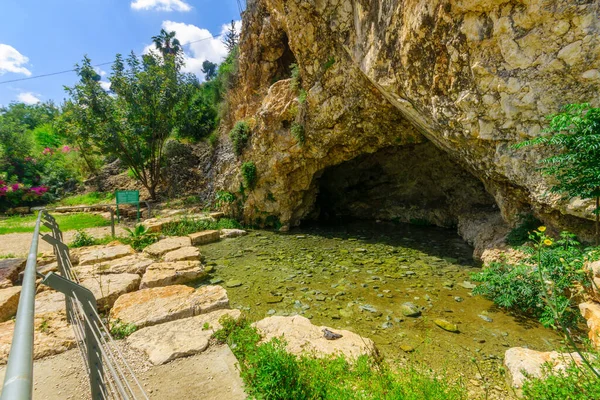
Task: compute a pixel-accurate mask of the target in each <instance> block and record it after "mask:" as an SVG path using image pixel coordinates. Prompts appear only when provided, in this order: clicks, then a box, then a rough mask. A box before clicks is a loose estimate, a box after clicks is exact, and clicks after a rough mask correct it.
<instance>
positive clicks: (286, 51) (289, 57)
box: [272, 32, 297, 82]
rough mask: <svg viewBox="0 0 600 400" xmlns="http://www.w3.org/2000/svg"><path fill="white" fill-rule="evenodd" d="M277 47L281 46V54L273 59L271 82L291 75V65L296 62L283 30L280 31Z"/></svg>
mask: <svg viewBox="0 0 600 400" xmlns="http://www.w3.org/2000/svg"><path fill="white" fill-rule="evenodd" d="M279 42H280V43H279V46H278V47H279V48H283V52H282V54H281V56H280V57H279V58H278V59H277V60H276V61H275V63H276V67H275V71H274V72H273V79H272V80H273V82H277V81H279V80H282V79H288V78H289V77H290V76H292V65H293V64H296V63H297V61H296V56H294V53H293V52H292V49H290V44H289V39H288V36H287V34H286V33H285V32H282V33H281V38H280V40H279Z"/></svg>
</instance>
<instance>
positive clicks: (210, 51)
mask: <svg viewBox="0 0 600 400" xmlns="http://www.w3.org/2000/svg"><path fill="white" fill-rule="evenodd" d="M234 24H235V27H236V29H239V27H241V21H235V23H234ZM229 26H230V24H225V25H223V26H222V28H221V32H220V34H221V35H222V34H224V33H226V32H227V30H228V28H229ZM162 28H164V29H165V30H166V31H167V32H171V31H175V35H176V37H177V39H179V41H180V42H181V43H182V45H183V48H184V51H185V55H184V60H185V65H184V67H183V71H184V72H191V73H194V74H196V75H198V77H199V78H200V79H201V80H202V79H203V77H204V74H203V73H202V63H203V62H204V61H205V60H208V61H210V62H214V63H217V64H219V63H221V62H222V61H223V59H224V58H225V57H226V56H227V48H226V47H225V44H223V42H222V41H221V37H220V36H216V37H212V34H211V33H210V31H209V30H208V29H203V28H199V27H197V26H195V25H192V24H185V23H183V22H173V21H163V23H162ZM190 42H194V43H190ZM188 43H189V44H188ZM153 50H154V45H148V46H146V47H145V48H144V53H148V52H150V51H153Z"/></svg>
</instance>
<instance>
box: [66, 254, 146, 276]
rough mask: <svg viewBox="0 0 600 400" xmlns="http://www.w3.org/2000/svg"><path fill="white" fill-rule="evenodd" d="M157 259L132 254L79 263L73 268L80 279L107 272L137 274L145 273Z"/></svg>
mask: <svg viewBox="0 0 600 400" xmlns="http://www.w3.org/2000/svg"><path fill="white" fill-rule="evenodd" d="M154 262H155V260H153V259H151V258H149V257H147V256H145V255H144V254H132V255H130V256H126V257H123V258H118V259H116V260H111V261H107V262H103V263H99V264H92V265H79V266H76V267H74V268H73V270H74V271H75V272H76V273H77V276H78V277H79V279H86V278H89V277H92V276H95V275H106V274H123V273H126V274H137V275H143V274H144V273H145V272H146V268H148V266H150V265H152V264H153V263H154Z"/></svg>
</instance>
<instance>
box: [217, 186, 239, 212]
mask: <svg viewBox="0 0 600 400" xmlns="http://www.w3.org/2000/svg"><path fill="white" fill-rule="evenodd" d="M234 201H235V195H234V194H233V193H231V192H228V191H226V190H219V191H218V192H217V194H216V196H215V206H217V208H221V207H223V206H224V205H227V204H231V203H233V202H234Z"/></svg>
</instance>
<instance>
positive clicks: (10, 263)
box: [0, 258, 27, 289]
mask: <svg viewBox="0 0 600 400" xmlns="http://www.w3.org/2000/svg"><path fill="white" fill-rule="evenodd" d="M26 261H27V260H26V259H24V258H6V259H4V260H0V289H3V288H7V287H10V286H12V285H14V284H15V282H16V281H17V280H18V279H19V272H21V271H23V269H25V262H26Z"/></svg>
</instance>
